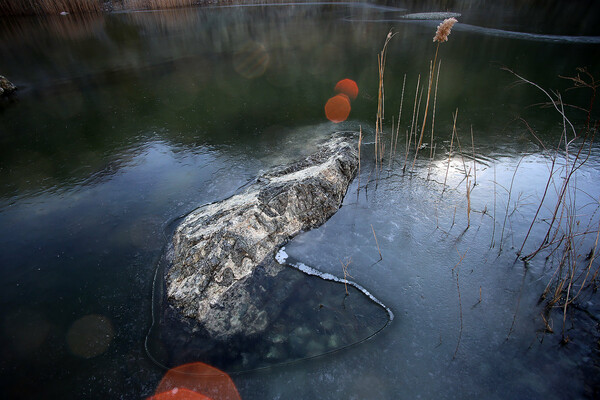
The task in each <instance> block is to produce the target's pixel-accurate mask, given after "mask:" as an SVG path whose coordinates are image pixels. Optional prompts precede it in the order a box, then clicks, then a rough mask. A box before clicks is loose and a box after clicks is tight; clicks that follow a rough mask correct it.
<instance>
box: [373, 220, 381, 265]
mask: <svg viewBox="0 0 600 400" xmlns="http://www.w3.org/2000/svg"><path fill="white" fill-rule="evenodd" d="M371 230H372V231H373V237H374V238H375V244H376V245H377V251H378V252H379V261H381V260H383V257H382V256H381V250H380V249H379V243H378V242H377V235H376V234H375V229H373V224H371Z"/></svg>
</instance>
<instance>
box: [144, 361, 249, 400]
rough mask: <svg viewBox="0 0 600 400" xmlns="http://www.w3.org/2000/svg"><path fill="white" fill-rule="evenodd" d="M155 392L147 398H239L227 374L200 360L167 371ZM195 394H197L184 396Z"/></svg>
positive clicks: (150, 399) (233, 399)
mask: <svg viewBox="0 0 600 400" xmlns="http://www.w3.org/2000/svg"><path fill="white" fill-rule="evenodd" d="M155 393H156V395H154V396H153V397H150V398H149V400H167V399H190V400H192V399H198V400H201V399H202V400H204V399H209V400H241V397H240V395H239V393H238V391H237V389H236V387H235V385H234V384H233V381H232V380H231V378H230V377H229V375H227V374H226V373H225V372H223V371H220V370H218V369H216V368H214V367H211V366H210V365H207V364H204V363H201V362H197V363H191V364H185V365H181V366H179V367H176V368H173V369H170V370H169V371H167V373H166V374H165V376H164V377H163V378H162V380H161V381H160V383H159V384H158V387H157V388H156V391H155ZM195 395H198V396H197V397H186V396H195ZM159 396H160V397H159ZM169 396H182V397H169Z"/></svg>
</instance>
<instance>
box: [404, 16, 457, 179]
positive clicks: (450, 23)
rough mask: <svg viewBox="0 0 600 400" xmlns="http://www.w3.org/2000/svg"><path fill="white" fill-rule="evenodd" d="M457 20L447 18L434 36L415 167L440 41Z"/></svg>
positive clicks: (445, 37) (445, 38)
mask: <svg viewBox="0 0 600 400" xmlns="http://www.w3.org/2000/svg"><path fill="white" fill-rule="evenodd" d="M456 22H458V21H457V20H456V18H447V19H445V20H444V21H443V22H442V23H441V24H440V25H439V26H438V28H437V31H436V33H435V36H434V37H433V41H434V42H437V46H436V47H435V56H434V58H433V62H432V63H431V64H430V67H429V84H428V87H427V100H426V101H425V114H423V123H422V124H421V135H420V136H419V144H418V145H417V149H416V152H415V158H414V160H413V164H412V168H414V166H415V162H416V161H417V155H418V154H419V149H420V147H421V144H422V143H423V135H424V133H425V126H426V123H427V116H428V115H429V113H428V111H429V99H430V95H431V84H432V82H433V75H434V71H435V63H436V61H437V56H438V51H439V49H440V43H443V42H447V41H448V35H450V32H451V30H452V27H453V26H454V24H455V23H456ZM438 73H439V70H438ZM436 88H437V84H436ZM436 90H437V89H436ZM412 168H411V169H412Z"/></svg>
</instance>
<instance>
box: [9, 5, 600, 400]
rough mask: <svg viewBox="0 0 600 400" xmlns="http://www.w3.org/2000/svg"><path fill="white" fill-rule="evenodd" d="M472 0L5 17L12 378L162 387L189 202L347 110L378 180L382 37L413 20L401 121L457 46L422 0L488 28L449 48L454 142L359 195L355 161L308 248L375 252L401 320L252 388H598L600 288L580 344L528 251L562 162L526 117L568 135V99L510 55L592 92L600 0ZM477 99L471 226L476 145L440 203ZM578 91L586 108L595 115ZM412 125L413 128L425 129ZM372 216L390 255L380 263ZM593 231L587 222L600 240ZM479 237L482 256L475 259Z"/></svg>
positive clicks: (347, 392) (317, 261)
mask: <svg viewBox="0 0 600 400" xmlns="http://www.w3.org/2000/svg"><path fill="white" fill-rule="evenodd" d="M469 4H470V3H468V4H467V3H464V4H463V3H461V2H458V3H456V4H446V3H444V4H435V3H432V5H430V6H429V7H423V6H417V5H415V4H404V5H403V4H394V5H392V6H396V7H398V8H393V7H390V4H387V5H385V7H384V6H374V5H370V6H366V5H360V4H354V5H347V4H335V5H334V4H319V5H287V6H270V7H227V8H199V9H196V8H195V9H186V10H178V11H161V12H139V13H120V14H112V15H107V16H102V17H97V18H81V17H76V16H68V17H64V18H54V17H49V18H38V17H36V18H20V19H4V18H3V22H2V25H1V26H0V73H2V74H3V75H6V76H7V77H9V79H11V80H12V81H13V82H14V83H15V84H17V85H18V86H19V87H20V90H19V91H18V92H17V94H16V95H15V96H13V97H12V98H9V99H2V102H1V103H0V248H1V249H2V251H1V252H0V282H1V285H2V291H1V293H2V294H1V295H0V305H1V309H2V312H1V319H0V354H1V360H2V361H1V365H0V368H1V369H0V371H1V377H0V379H1V383H2V384H1V385H0V386H1V387H2V390H3V392H4V393H3V394H4V395H5V397H8V398H39V397H50V398H52V397H59V396H60V397H65V398H140V397H144V396H148V395H150V394H152V393H153V390H154V388H155V386H156V384H157V382H158V380H159V379H160V377H161V376H162V375H163V373H164V370H163V369H162V368H160V367H159V366H157V365H156V364H155V363H154V362H153V361H152V360H151V359H150V358H149V357H148V355H147V354H146V351H145V349H144V340H145V337H146V334H147V332H148V329H149V327H150V323H151V311H150V309H151V293H152V279H153V276H154V270H155V267H156V265H157V263H158V261H159V259H160V256H161V253H162V250H163V246H164V244H165V243H166V241H167V240H168V238H167V237H166V236H167V235H166V234H165V232H168V231H169V227H170V226H171V224H172V223H173V221H175V220H176V219H177V218H178V217H180V216H182V215H184V214H185V213H187V212H189V211H191V210H192V209H194V208H195V207H197V206H199V205H202V204H205V203H207V202H211V201H217V200H220V199H223V198H225V197H227V196H229V195H231V194H232V193H234V192H235V191H236V190H237V189H238V188H239V187H240V186H242V185H244V184H245V183H246V182H248V181H249V180H250V179H252V178H253V177H254V176H256V175H257V174H258V172H259V171H260V170H261V169H265V168H268V167H269V166H272V165H277V164H281V163H283V162H288V161H290V160H293V159H296V158H298V157H299V156H301V155H304V154H307V153H310V151H311V150H313V149H314V145H315V143H316V142H318V141H319V140H320V139H321V138H324V137H326V136H328V135H329V134H330V133H331V132H333V131H335V130H337V129H356V130H358V129H359V126H360V127H362V129H363V131H364V132H365V135H366V142H367V144H366V146H365V148H364V149H365V150H364V151H365V154H367V155H366V156H365V159H364V160H363V161H364V163H365V164H364V165H365V167H364V168H363V170H362V174H361V186H364V185H365V183H366V182H367V181H368V180H369V177H371V178H373V176H374V175H372V173H371V171H372V166H373V160H372V153H373V151H372V150H373V144H372V142H373V132H374V121H375V111H376V108H377V58H376V54H377V53H378V52H379V51H380V49H381V46H382V45H383V41H384V39H385V37H386V35H387V33H388V31H389V30H390V28H393V32H396V33H397V34H396V36H394V38H393V39H392V41H391V43H390V47H389V49H388V57H387V68H386V75H385V85H386V86H385V87H386V113H387V114H386V123H387V124H389V123H391V115H392V114H394V115H395V117H397V111H398V107H399V105H400V94H401V91H402V82H403V77H404V74H406V76H407V80H406V92H405V99H404V108H403V113H404V114H403V117H402V118H403V119H402V121H403V123H402V131H404V130H408V129H409V128H410V114H411V112H412V104H413V101H414V93H415V86H416V83H417V76H418V75H419V74H421V77H422V79H424V77H425V76H426V75H427V73H428V65H429V61H430V60H431V59H432V58H433V54H434V51H435V47H434V45H433V44H432V42H431V40H432V37H433V35H434V33H435V27H436V26H437V24H438V23H439V21H420V20H402V19H400V18H399V17H400V16H401V15H402V14H404V13H405V11H402V10H400V8H403V9H407V10H408V11H409V12H422V11H456V12H459V13H462V14H463V15H462V16H461V17H459V18H458V19H459V21H461V22H463V23H464V25H463V26H461V24H459V25H456V27H455V29H454V30H453V32H452V34H451V36H450V40H449V41H448V42H447V43H444V44H442V45H441V46H440V53H439V59H441V60H442V64H441V65H442V66H441V70H440V84H439V89H438V95H437V104H436V110H437V111H436V122H435V123H436V151H437V153H436V154H437V156H436V158H435V163H433V164H432V166H430V164H429V163H427V162H426V159H425V158H423V159H419V160H418V161H417V163H416V166H415V168H416V171H415V173H414V175H411V176H413V179H408V178H407V177H406V176H403V175H402V174H401V173H400V171H401V168H400V166H401V163H402V162H401V161H399V158H396V164H394V165H396V167H395V168H392V170H391V172H390V173H387V174H384V175H382V178H381V180H380V181H379V182H378V185H377V188H376V189H375V186H374V183H371V184H370V185H369V189H368V191H365V190H363V189H361V194H360V197H359V200H357V198H356V192H357V185H358V183H357V182H354V184H353V185H354V186H353V187H351V189H350V191H349V194H350V195H349V196H348V197H347V199H346V201H345V205H344V207H343V208H342V209H341V210H340V212H339V213H338V214H336V216H334V217H333V218H332V219H331V220H330V221H329V222H328V223H327V224H326V225H325V226H323V227H322V228H320V229H317V230H315V231H312V232H309V233H306V234H304V235H302V236H300V237H298V238H297V239H296V240H295V241H293V242H292V243H290V245H289V246H288V252H289V253H290V254H291V255H292V256H293V257H294V258H295V259H297V260H299V261H301V262H304V263H306V264H308V265H311V266H313V267H315V268H318V269H320V270H323V271H326V272H329V273H332V274H334V275H337V276H340V275H342V270H341V268H340V266H339V259H346V258H351V259H352V264H351V267H350V268H351V270H350V273H351V274H352V276H353V279H354V280H355V281H357V282H359V283H361V284H362V285H363V286H365V287H366V288H367V289H368V290H369V291H370V292H371V293H373V294H374V295H375V296H376V297H378V298H379V299H380V300H382V301H383V302H384V303H385V304H386V305H388V306H389V307H390V308H391V309H392V310H393V311H394V314H396V316H397V318H396V319H395V320H394V321H393V323H392V324H391V325H390V327H388V328H386V329H385V330H384V331H383V332H382V333H381V334H379V335H378V336H376V337H375V338H373V339H372V340H370V341H368V342H366V343H364V344H361V345H359V346H354V347H352V348H351V349H349V350H347V351H344V352H340V353H336V354H335V355H330V356H326V357H321V358H317V359H314V360H311V361H307V362H303V363H298V364H294V365H291V366H287V367H285V368H278V369H275V370H266V371H263V372H256V373H249V374H243V375H239V376H235V377H234V381H235V382H236V384H237V385H238V387H239V389H240V393H241V395H242V397H243V398H244V399H251V398H257V399H258V398H323V397H327V398H374V399H375V398H404V397H406V398H419V397H421V398H432V397H441V398H464V397H484V398H542V397H543V398H565V397H593V396H594V395H595V394H597V390H598V386H599V385H598V378H597V377H598V376H599V374H598V367H599V361H598V360H599V358H598V348H597V338H598V332H597V321H598V319H597V318H598V315H599V314H598V312H597V310H598V306H597V300H596V298H595V297H593V296H591V295H590V296H587V297H585V301H583V300H582V301H581V303H580V304H579V307H580V308H583V309H587V310H590V312H591V317H589V316H587V314H585V313H573V314H572V315H571V316H570V319H569V321H570V322H569V323H570V324H571V325H572V326H577V328H576V329H573V330H572V331H570V336H571V337H572V339H573V340H572V342H571V343H570V344H569V345H567V346H561V345H560V344H559V342H560V330H561V328H560V327H561V324H562V314H560V313H557V314H556V315H554V314H553V324H554V328H555V331H556V332H557V334H555V335H542V334H540V332H539V330H540V329H543V322H542V321H541V319H540V317H539V314H540V312H541V306H539V305H537V300H538V297H539V293H540V292H541V291H543V289H544V287H545V286H546V284H547V282H548V280H549V279H550V276H551V275H552V271H553V270H552V268H551V267H550V266H548V265H546V264H544V260H543V258H542V259H540V260H537V259H536V260H534V261H533V262H532V263H531V265H529V266H528V267H527V268H525V267H524V266H523V265H522V263H517V264H515V263H514V259H515V252H516V249H518V247H520V246H519V245H520V243H521V242H522V240H523V236H524V233H525V232H526V230H527V228H528V226H529V223H530V222H531V220H532V218H533V216H534V214H535V211H536V205H537V204H538V203H539V200H540V198H541V196H542V193H543V191H544V186H545V183H546V179H547V176H548V171H549V165H550V164H549V158H548V154H547V153H544V152H543V151H542V146H540V145H539V141H538V140H536V139H532V136H531V134H530V133H529V132H528V130H527V128H526V126H525V125H524V124H523V123H522V122H521V120H519V119H518V117H523V118H524V119H525V120H526V121H527V122H528V124H529V125H530V126H531V127H532V128H533V129H534V130H535V132H536V134H537V136H538V137H539V139H540V140H542V141H543V142H544V143H545V144H547V146H548V147H549V148H553V147H555V146H556V145H557V144H558V141H559V138H560V137H561V132H562V129H561V127H562V119H561V118H560V116H558V115H557V113H556V112H555V111H554V110H552V109H549V108H540V107H538V106H537V105H539V104H540V103H543V102H546V101H547V100H548V99H547V98H545V96H544V95H543V94H542V93H541V92H540V91H537V90H536V89H535V88H533V87H531V86H528V85H523V84H521V85H514V83H515V81H516V78H515V77H514V76H513V75H511V74H510V73H508V72H506V71H503V70H502V69H501V68H500V67H502V66H506V67H509V68H511V69H513V70H514V71H516V72H518V73H519V74H520V75H522V76H524V77H527V78H528V79H532V80H534V81H535V82H536V83H538V84H539V85H541V86H543V87H545V88H554V89H556V90H560V92H561V94H562V95H563V96H564V99H565V103H573V104H579V105H581V106H582V107H586V106H587V104H588V103H587V101H588V100H589V93H586V92H585V90H573V91H567V90H566V89H567V88H569V87H571V86H572V82H570V81H568V80H565V79H561V78H559V77H558V76H559V75H562V76H573V75H575V74H576V73H577V71H576V68H577V67H587V68H588V70H589V71H590V72H591V73H592V74H595V76H598V72H599V71H598V61H599V55H600V52H599V51H598V50H599V49H600V45H599V44H598V37H597V35H599V34H600V33H599V32H598V31H597V27H598V26H599V25H598V24H597V22H598V21H597V15H598V13H594V12H593V11H594V5H593V4H592V3H590V4H591V5H586V4H584V3H582V6H581V9H576V8H571V7H567V6H564V7H566V8H567V10H562V9H560V8H558V7H557V8H552V9H549V8H547V7H546V6H545V5H535V4H534V5H532V6H531V7H532V8H525V7H524V6H523V7H512V8H510V7H506V8H503V9H502V12H500V11H498V12H496V11H494V12H488V9H487V8H486V7H485V5H483V6H482V7H476V6H474V5H473V6H471V5H469ZM532 4H533V3H532ZM544 4H545V3H544ZM584 6H585V7H584ZM438 7H439V8H438ZM454 7H455V8H454ZM494 7H498V6H497V5H494ZM494 7H493V9H494V10H497V9H496V8H494ZM573 7H574V6H573ZM534 11H535V12H534ZM559 11H561V12H560V13H558V12H559ZM492 14H497V16H498V17H497V18H492V17H490V15H492ZM590 21H591V22H590ZM594 35H596V36H594ZM581 36H586V38H581ZM343 78H351V79H354V80H355V81H356V82H357V83H358V86H359V89H360V93H359V97H358V98H357V99H356V100H355V101H354V102H353V103H352V111H351V114H350V118H349V120H348V121H346V122H344V123H342V124H333V123H330V122H328V121H327V120H326V118H325V115H324V112H323V106H324V104H325V102H326V101H327V99H328V98H329V97H331V96H332V95H333V87H334V85H335V83H336V82H337V81H339V80H340V79H343ZM457 108H458V109H459V114H458V121H457V129H458V132H459V134H460V135H461V136H460V137H461V140H462V141H463V143H469V144H470V143H471V142H470V129H471V126H472V127H473V131H474V137H475V153H476V155H475V158H476V159H477V167H476V168H477V169H478V172H477V173H478V175H477V180H478V186H476V187H475V189H474V190H473V193H472V201H473V209H474V210H478V211H479V213H478V214H476V216H472V219H473V220H472V221H471V224H472V227H471V228H470V229H469V230H467V231H466V233H464V234H461V232H462V230H464V227H465V226H466V221H465V216H466V213H465V212H464V207H465V205H464V202H465V200H464V186H465V183H464V181H462V178H461V174H460V169H461V168H462V162H461V161H460V159H459V158H455V159H454V162H453V164H452V168H451V173H450V178H449V181H448V182H447V187H449V188H450V190H448V191H445V192H444V195H443V196H444V197H443V199H444V200H443V201H441V200H440V199H441V197H440V196H441V192H442V190H443V188H444V186H443V185H442V183H443V182H444V179H445V177H444V176H445V173H446V157H447V153H446V154H444V152H445V151H448V149H449V141H450V138H451V132H452V113H453V112H454V111H455V110H456V109H457ZM596 110H597V108H596V109H595V110H594V114H593V116H595V119H597V115H598V114H597V111H596ZM569 111H570V112H571V114H570V115H572V120H573V122H574V124H575V125H576V126H577V128H578V129H582V127H583V125H584V124H585V114H584V113H583V112H581V111H578V110H577V109H570V110H569ZM406 121H408V122H406ZM387 129H390V130H391V128H387ZM399 146H400V148H401V149H402V150H403V149H404V147H403V146H404V143H403V136H401V139H400V144H399ZM388 148H389V147H388ZM400 153H402V151H400ZM427 153H428V152H427ZM521 159H522V161H521V163H520V164H519V160H521ZM385 162H386V163H387V159H386V160H385ZM398 163H399V164H400V166H398ZM517 165H518V169H517ZM599 165H600V163H599V162H598V151H597V148H595V147H594V148H593V151H592V154H591V157H590V160H589V161H588V163H587V164H586V166H585V168H582V169H581V173H580V175H578V178H577V185H578V188H579V189H580V190H578V191H577V193H579V195H578V197H577V200H576V201H578V202H579V203H578V204H579V207H581V208H582V209H583V211H582V215H584V216H582V217H581V220H582V221H583V222H581V224H587V223H588V220H592V221H597V215H596V214H594V210H595V209H596V208H597V203H598V198H599V195H600V193H599V191H600V190H599V188H598V186H597V181H598V177H599V172H598V171H599ZM429 170H432V172H431V175H430V179H429V180H428V179H426V176H427V174H428V171H429ZM515 170H517V173H516V174H515ZM513 174H515V176H516V179H515V180H514V182H513V183H514V185H513V190H512V196H511V197H510V198H508V196H507V191H506V190H503V189H502V188H501V187H500V186H499V185H502V187H504V188H508V187H509V186H510V185H511V181H512V177H513ZM557 182H558V178H557ZM494 193H495V194H494ZM553 193H555V191H554V192H553ZM367 194H368V196H365V195H367ZM550 197H552V195H551V196H550ZM554 197H556V196H554ZM494 204H495V206H494ZM507 204H508V206H507ZM594 207H596V208H594ZM548 208H550V206H547V207H544V211H543V212H545V213H546V214H543V215H542V217H545V216H547V215H548V214H547V213H548V211H547V209H548ZM513 209H514V210H516V211H515V212H512V210H513ZM457 210H458V211H457ZM483 210H487V211H488V212H487V213H484V212H483ZM492 210H495V212H496V215H495V218H494V219H493V220H492V219H491V218H490V217H489V215H491V214H492ZM474 215H475V213H474ZM505 215H509V216H510V217H507V218H505ZM542 217H540V218H542ZM504 221H506V222H504ZM503 222H504V223H503ZM595 223H596V224H597V222H595ZM371 226H372V227H373V228H371ZM459 226H460V229H459ZM503 226H504V229H503ZM372 230H373V231H375V232H376V234H377V238H378V239H379V245H380V247H381V252H382V254H383V260H382V261H381V262H379V263H377V264H374V263H376V262H377V259H378V254H377V250H376V247H375V245H374V240H373V233H372ZM501 231H502V235H501ZM542 237H543V231H542V229H537V230H535V231H534V236H533V239H530V242H529V243H530V244H529V246H530V247H531V248H532V249H533V247H534V244H535V243H536V242H537V241H540V240H541V239H542ZM593 239H594V238H593V237H592V238H591V241H592V242H593ZM492 242H495V246H494V247H491V246H490V245H491V243H492ZM499 243H503V244H504V246H503V250H502V251H499V247H500V246H499ZM592 244H593V243H592ZM582 246H583V245H582ZM590 246H591V244H590V243H589V241H588V242H586V243H585V252H587V251H589V248H590ZM582 249H583V247H582ZM583 251H584V250H582V252H583ZM465 252H467V253H466V255H465V256H464V258H463V261H462V262H461V263H460V265H459V275H456V270H454V274H453V273H452V269H453V267H455V266H456V265H457V263H459V260H460V259H461V256H462V255H463V254H465ZM457 282H458V283H459V287H460V291H461V295H462V296H461V304H460V305H459V303H458V298H457V297H458V296H457V294H458V293H457ZM523 288H525V290H523ZM480 294H481V298H480ZM479 300H481V301H479ZM461 312H462V324H463V328H462V330H461V329H460V325H459V324H460V318H459V313H461ZM515 316H516V317H515ZM513 320H514V321H515V323H514V325H513ZM571 325H569V326H571ZM459 332H460V336H459ZM509 332H511V333H510V335H509ZM507 336H509V339H508V340H507ZM82 337H83V338H86V340H84V341H83V342H82V341H80V340H78V338H82ZM459 337H460V339H459ZM457 343H458V344H459V346H457ZM32 382H35V384H32ZM324 393H326V395H324Z"/></svg>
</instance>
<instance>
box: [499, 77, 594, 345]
mask: <svg viewBox="0 0 600 400" xmlns="http://www.w3.org/2000/svg"><path fill="white" fill-rule="evenodd" d="M507 71H509V72H510V73H512V74H513V75H515V76H516V77H517V78H518V80H519V81H520V82H522V83H526V84H528V85H531V86H533V87H534V88H536V89H537V90H539V91H540V92H541V93H542V94H543V95H544V96H545V97H546V98H547V99H548V100H549V103H548V105H550V106H551V107H553V108H554V109H555V110H556V111H557V113H558V114H559V116H560V118H561V122H562V133H561V138H560V140H559V143H558V145H557V146H556V147H555V149H554V150H553V154H551V164H550V166H549V168H548V169H549V175H548V179H547V181H546V187H545V189H544V193H543V195H542V197H541V201H540V202H539V205H538V207H537V210H536V212H535V215H534V218H533V220H532V222H531V223H530V225H529V228H528V230H527V233H526V234H525V237H524V239H523V242H522V244H521V247H520V249H519V251H518V252H517V256H518V257H520V258H521V259H522V260H524V261H529V260H532V259H533V258H535V257H536V256H537V255H539V254H540V253H542V252H543V253H544V255H545V258H546V259H547V260H550V262H551V263H552V264H553V267H554V270H553V272H552V275H551V277H550V279H549V280H548V283H547V285H546V288H545V290H544V292H543V293H542V295H541V297H540V300H543V301H545V304H546V307H547V312H548V311H549V310H550V309H551V308H554V307H557V308H560V310H561V313H562V341H563V343H566V342H568V341H569V338H568V337H567V336H566V335H565V326H566V320H567V312H568V308H569V306H571V305H573V304H575V303H576V301H577V299H578V298H579V297H580V296H581V294H582V293H583V291H584V290H585V289H586V288H591V289H592V290H596V288H597V282H596V279H597V277H598V271H599V270H600V266H599V265H598V263H597V260H598V258H597V249H598V242H599V238H600V218H599V217H598V215H599V214H600V199H595V198H592V200H593V204H594V205H595V209H594V211H593V212H592V213H591V214H590V216H589V220H588V223H587V225H586V224H585V223H581V218H582V216H583V215H585V214H584V211H582V210H581V208H579V207H578V202H577V199H578V194H579V193H584V194H586V193H585V192H583V191H581V190H580V189H579V188H578V187H577V175H578V174H577V173H578V171H579V170H580V169H581V167H582V166H583V165H585V163H586V162H587V161H588V160H589V157H590V155H591V152H592V145H593V142H594V135H595V133H596V132H597V131H598V128H599V126H600V122H599V121H592V110H593V107H594V100H595V98H596V92H597V89H598V88H599V87H600V82H598V81H596V79H595V78H594V77H593V76H592V75H591V74H590V73H589V72H587V70H585V69H582V68H578V69H577V72H578V73H577V75H576V76H574V77H561V78H564V79H567V80H570V81H571V82H573V85H574V88H580V89H581V88H583V89H587V90H589V91H590V92H591V94H590V101H589V105H588V107H587V108H581V107H576V108H579V109H583V110H584V111H585V112H586V121H585V124H584V127H583V128H582V129H580V131H578V130H577V129H576V128H575V124H573V123H572V122H571V121H570V119H569V118H568V116H567V114H566V111H565V109H566V106H565V103H564V101H563V98H562V96H561V94H560V93H558V92H550V91H547V90H545V89H543V88H542V87H540V86H539V85H537V84H536V83H534V82H532V81H530V80H527V79H525V78H523V77H522V76H520V75H518V74H516V73H515V72H513V71H511V70H508V69H507ZM523 122H524V123H525V126H526V127H527V129H528V131H529V132H530V133H531V134H532V136H533V137H534V138H535V139H536V140H537V141H538V142H540V143H541V145H542V147H543V148H544V150H545V151H548V150H547V149H548V148H547V147H546V146H545V145H544V144H543V142H542V141H541V140H540V139H539V137H538V136H537V135H536V134H535V132H534V131H533V129H532V128H531V127H530V126H529V124H527V122H526V121H523ZM557 180H558V182H557ZM550 187H554V188H556V200H555V203H554V204H546V203H547V198H548V197H549V196H547V195H548V192H549V190H550ZM586 195H587V194H586ZM588 196H589V195H588ZM587 206H589V204H588V205H587ZM542 208H544V209H549V210H550V211H551V214H550V216H549V217H548V218H545V219H544V223H545V224H546V225H547V226H546V227H545V234H544V236H543V239H542V240H541V241H540V243H538V244H537V245H536V247H535V249H534V250H533V251H530V252H529V253H528V254H525V255H523V251H524V250H525V246H526V243H527V242H528V240H529V239H530V234H531V232H532V230H533V228H534V226H536V225H537V224H538V221H539V214H540V212H541V210H542ZM590 235H594V236H592V237H591V238H589V236H590ZM592 238H593V239H592ZM590 241H593V244H592V245H591V249H590V250H589V252H588V251H587V249H584V246H589V242H590ZM585 253H587V255H586V256H585V257H584V256H583V255H584V254H585ZM542 317H543V316H542ZM543 319H544V323H545V325H546V328H547V329H546V330H549V331H552V328H551V327H549V324H548V321H547V319H546V318H545V317H543ZM548 328H549V329H548Z"/></svg>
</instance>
